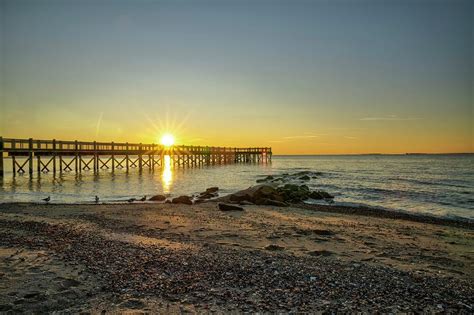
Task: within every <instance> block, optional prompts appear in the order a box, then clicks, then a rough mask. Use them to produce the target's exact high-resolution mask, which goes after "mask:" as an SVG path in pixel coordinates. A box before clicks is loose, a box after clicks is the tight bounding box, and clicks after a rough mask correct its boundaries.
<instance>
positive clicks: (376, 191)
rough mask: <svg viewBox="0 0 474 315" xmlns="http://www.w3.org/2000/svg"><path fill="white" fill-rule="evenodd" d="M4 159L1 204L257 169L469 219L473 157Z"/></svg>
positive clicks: (243, 176) (355, 200) (179, 184)
mask: <svg viewBox="0 0 474 315" xmlns="http://www.w3.org/2000/svg"><path fill="white" fill-rule="evenodd" d="M5 164H6V167H7V172H6V174H5V177H4V178H3V181H2V182H1V186H0V203H4V202H41V198H45V197H47V196H51V199H52V200H51V202H53V203H87V202H92V201H93V198H94V196H95V195H98V196H99V197H100V198H101V201H109V202H114V201H124V200H127V199H128V198H130V197H141V196H143V195H147V196H151V195H155V194H160V193H164V194H170V195H172V196H176V195H180V194H192V193H196V192H200V191H203V190H205V189H206V188H207V187H211V186H219V187H220V193H221V194H228V193H232V192H234V191H237V190H240V189H244V188H247V187H249V186H251V185H254V184H255V181H256V180H257V179H258V178H261V177H262V176H263V175H278V174H282V173H295V172H299V171H303V170H310V171H315V172H321V173H322V174H321V175H319V176H317V178H312V179H311V180H310V181H307V182H304V183H305V184H307V185H308V186H309V187H310V188H311V189H322V190H325V191H327V192H329V193H331V194H333V195H335V199H334V201H335V202H334V203H333V204H334V205H366V206H372V207H380V208H385V209H393V210H400V211H409V212H417V213H427V214H432V215H437V216H451V217H463V218H469V219H474V155H362V156H274V157H273V161H272V162H271V163H268V164H229V165H215V166H201V167H189V168H173V167H172V166H171V165H167V167H165V168H164V169H161V168H159V169H155V170H154V171H149V170H148V169H144V170H143V171H142V172H141V173H140V172H139V171H138V170H137V169H131V170H130V171H129V172H128V173H126V172H125V171H123V170H116V171H115V172H114V173H112V172H111V171H109V170H103V171H100V172H99V174H93V173H92V172H91V171H86V172H83V173H81V174H75V173H63V174H56V176H54V175H53V174H51V173H49V174H41V175H39V176H38V174H36V173H35V174H34V177H33V178H30V177H29V176H28V175H19V176H16V177H13V176H12V173H11V161H10V160H9V159H6V160H5ZM301 183H303V182H301ZM308 202H310V203H311V202H314V203H316V202H317V201H312V200H309V201H308ZM319 202H320V203H321V202H322V203H324V202H325V201H319ZM0 207H1V206H0Z"/></svg>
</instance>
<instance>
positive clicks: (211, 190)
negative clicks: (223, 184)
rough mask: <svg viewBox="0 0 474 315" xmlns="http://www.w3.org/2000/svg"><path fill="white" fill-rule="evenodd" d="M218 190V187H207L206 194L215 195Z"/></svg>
mask: <svg viewBox="0 0 474 315" xmlns="http://www.w3.org/2000/svg"><path fill="white" fill-rule="evenodd" d="M218 190H219V187H209V188H207V189H206V193H208V194H213V193H216V192H217V191H218Z"/></svg>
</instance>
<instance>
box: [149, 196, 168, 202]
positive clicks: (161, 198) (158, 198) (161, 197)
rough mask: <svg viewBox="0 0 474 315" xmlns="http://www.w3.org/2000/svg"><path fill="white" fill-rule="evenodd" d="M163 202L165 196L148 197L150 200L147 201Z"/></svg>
mask: <svg viewBox="0 0 474 315" xmlns="http://www.w3.org/2000/svg"><path fill="white" fill-rule="evenodd" d="M165 200H166V196H163V195H155V196H152V197H150V199H148V201H165Z"/></svg>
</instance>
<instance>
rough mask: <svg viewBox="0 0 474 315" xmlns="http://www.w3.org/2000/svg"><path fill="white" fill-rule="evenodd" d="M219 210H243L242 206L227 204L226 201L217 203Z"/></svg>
mask: <svg viewBox="0 0 474 315" xmlns="http://www.w3.org/2000/svg"><path fill="white" fill-rule="evenodd" d="M218 207H219V210H221V211H244V208H242V207H239V206H236V205H229V204H226V203H219V204H218Z"/></svg>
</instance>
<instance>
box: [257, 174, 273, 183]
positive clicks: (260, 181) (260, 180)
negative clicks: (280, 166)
mask: <svg viewBox="0 0 474 315" xmlns="http://www.w3.org/2000/svg"><path fill="white" fill-rule="evenodd" d="M272 179H274V177H273V176H272V175H268V176H267V177H265V178H260V179H257V183H264V182H268V181H270V180H272Z"/></svg>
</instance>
